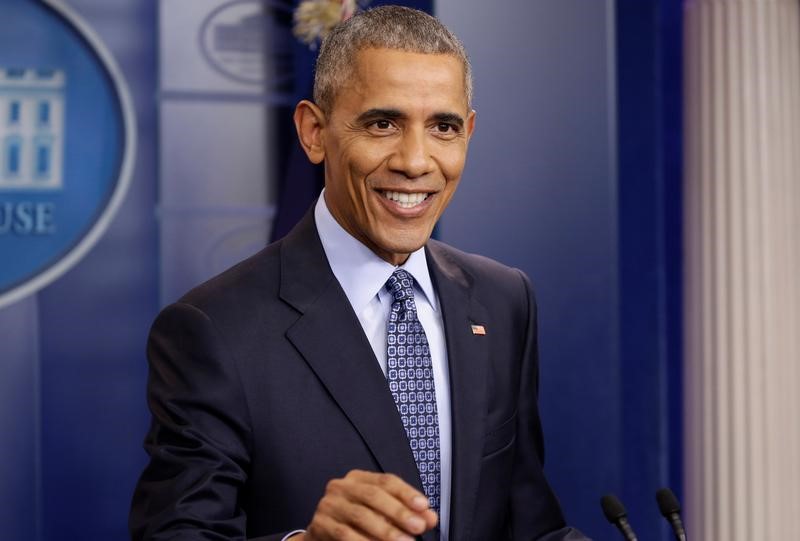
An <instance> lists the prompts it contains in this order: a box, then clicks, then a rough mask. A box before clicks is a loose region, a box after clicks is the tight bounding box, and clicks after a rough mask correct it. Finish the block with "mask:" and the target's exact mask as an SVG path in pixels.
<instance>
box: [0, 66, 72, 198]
mask: <svg viewBox="0 0 800 541" xmlns="http://www.w3.org/2000/svg"><path fill="white" fill-rule="evenodd" d="M64 84H65V77H64V73H63V72H61V71H58V70H42V69H39V70H34V69H22V68H5V69H3V68H0V192H1V191H6V190H14V191H17V190H22V191H29V190H30V191H38V190H57V189H60V188H61V183H62V176H61V160H62V152H63V145H64Z"/></svg>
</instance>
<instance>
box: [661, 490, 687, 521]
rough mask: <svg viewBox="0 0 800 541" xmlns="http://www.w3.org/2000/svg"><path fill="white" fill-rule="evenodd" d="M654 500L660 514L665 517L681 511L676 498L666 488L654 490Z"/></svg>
mask: <svg viewBox="0 0 800 541" xmlns="http://www.w3.org/2000/svg"><path fill="white" fill-rule="evenodd" d="M656 501H657V502H658V508H659V510H660V511H661V514H662V515H664V516H665V517H667V518H669V517H670V515H673V514H680V513H681V504H680V503H679V502H678V498H676V497H675V494H673V493H672V491H671V490H670V489H668V488H662V489H661V490H659V491H658V492H656Z"/></svg>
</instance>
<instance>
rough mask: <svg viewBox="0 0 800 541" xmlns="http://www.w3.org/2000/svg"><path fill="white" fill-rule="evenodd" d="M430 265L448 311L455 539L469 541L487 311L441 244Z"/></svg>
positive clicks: (482, 410) (431, 249) (434, 247)
mask: <svg viewBox="0 0 800 541" xmlns="http://www.w3.org/2000/svg"><path fill="white" fill-rule="evenodd" d="M427 250H428V255H429V258H428V265H429V267H430V270H431V275H432V277H433V280H434V285H435V286H436V291H437V294H438V296H439V301H440V302H441V305H442V308H441V309H442V315H443V319H444V329H445V338H446V342H447V359H448V364H449V368H450V393H451V411H452V424H453V447H452V448H453V464H452V485H451V491H450V494H451V497H450V498H451V502H450V539H454V540H456V539H457V540H458V541H462V540H467V539H469V529H470V526H471V520H472V514H473V512H474V510H475V503H476V502H475V498H476V496H477V491H478V483H479V481H480V468H481V454H482V451H483V435H484V423H485V421H486V371H487V367H488V364H489V347H488V340H487V339H486V336H481V335H476V334H473V332H472V328H471V325H472V324H480V325H487V323H491V322H488V321H487V312H486V309H485V308H484V307H483V305H481V304H480V303H479V302H478V301H476V300H475V299H473V298H472V296H471V280H472V278H471V277H470V276H468V275H466V274H465V273H464V271H463V270H462V269H461V268H460V267H459V266H457V265H456V264H455V263H454V262H453V261H452V260H451V259H450V258H449V256H448V254H447V252H446V251H445V249H444V248H442V247H441V246H440V245H439V244H438V243H436V242H435V241H431V242H430V243H429V244H428V247H427Z"/></svg>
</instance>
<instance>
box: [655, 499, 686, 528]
mask: <svg viewBox="0 0 800 541" xmlns="http://www.w3.org/2000/svg"><path fill="white" fill-rule="evenodd" d="M656 501H657V502H658V508H659V510H660V511H661V514H662V515H664V518H665V519H667V522H669V525H670V526H672V531H673V532H674V533H675V539H677V540H678V541H686V530H684V529H683V521H681V504H680V503H678V498H676V497H675V494H673V493H672V491H671V490H670V489H668V488H662V489H661V490H659V491H658V492H656Z"/></svg>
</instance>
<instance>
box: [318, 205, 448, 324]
mask: <svg viewBox="0 0 800 541" xmlns="http://www.w3.org/2000/svg"><path fill="white" fill-rule="evenodd" d="M314 221H315V222H316V225H317V233H318V234H319V239H320V241H321V242H322V248H323V249H324V250H325V256H326V257H327V258H328V264H329V265H330V266H331V270H332V271H333V275H334V276H336V279H337V280H338V281H339V284H340V285H341V286H342V289H343V290H344V293H345V295H347V299H348V300H349V301H350V304H351V305H352V306H353V309H354V310H355V312H356V313H357V314H358V313H361V311H362V310H363V309H364V308H365V307H366V306H367V304H369V302H370V301H371V300H372V298H373V297H375V295H377V294H378V293H379V292H380V291H381V288H383V286H384V284H385V283H386V280H388V279H389V277H390V276H391V275H392V272H394V270H395V268H396V267H395V266H394V265H392V264H391V263H389V262H387V261H384V260H383V259H381V258H380V257H378V256H377V255H375V253H374V252H373V251H372V250H370V249H369V248H367V247H366V246H365V245H363V244H362V243H361V242H360V241H358V240H357V239H356V238H355V237H353V236H352V235H350V233H348V232H347V231H345V230H344V228H343V227H342V226H341V225H339V222H337V221H336V219H334V217H333V215H332V214H331V212H330V210H328V205H327V204H326V203H325V190H323V191H322V193H321V194H320V196H319V199H318V200H317V204H316V206H315V207H314ZM400 268H402V269H405V270H406V271H408V272H409V273H411V275H412V276H413V277H414V282H415V283H416V284H417V286H418V289H419V290H421V291H422V293H423V294H424V295H425V298H426V299H427V300H428V303H429V304H430V305H431V307H432V308H433V309H434V310H438V305H437V301H436V295H435V294H434V291H433V282H432V281H431V275H430V273H429V271H428V260H427V257H426V255H425V248H424V247H422V248H420V249H419V250H417V251H415V252H412V253H411V255H409V256H408V259H407V260H406V262H405V263H404V264H403V265H401V266H400Z"/></svg>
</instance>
